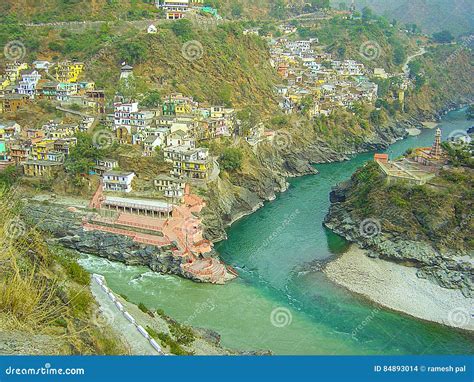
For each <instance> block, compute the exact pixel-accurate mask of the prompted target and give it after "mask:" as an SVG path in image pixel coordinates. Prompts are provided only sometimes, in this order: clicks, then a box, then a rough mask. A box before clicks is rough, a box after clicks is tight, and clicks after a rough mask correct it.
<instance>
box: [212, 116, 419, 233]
mask: <svg viewBox="0 0 474 382" xmlns="http://www.w3.org/2000/svg"><path fill="white" fill-rule="evenodd" d="M420 126H422V125H421V120H417V119H410V120H405V121H402V122H396V121H394V122H392V123H390V124H389V125H387V126H385V127H383V128H378V129H376V130H375V131H374V132H373V134H372V135H371V136H369V137H365V138H364V139H363V140H361V141H360V142H357V143H355V142H349V143H347V144H345V145H343V146H341V147H335V146H331V145H329V144H328V143H327V142H325V141H323V140H322V139H320V138H315V137H314V136H311V137H301V136H299V137H295V136H289V135H288V136H286V142H285V145H284V146H282V145H276V144H272V143H271V142H263V143H261V144H258V145H257V146H256V147H254V149H253V153H252V155H254V156H255V158H254V159H255V160H254V161H253V163H252V168H250V169H247V170H246V171H241V172H240V173H238V174H234V176H232V177H230V176H225V174H224V175H223V176H222V175H221V177H220V178H218V179H216V180H215V181H214V182H212V183H211V184H210V185H209V190H208V194H207V200H206V202H207V207H206V208H205V209H204V210H203V223H204V225H205V227H206V230H205V235H206V238H208V239H209V240H211V241H213V242H216V241H220V240H224V239H226V232H225V229H226V228H227V227H228V226H230V225H231V224H232V223H234V222H235V221H236V220H238V219H240V218H242V217H243V216H246V215H249V214H251V213H253V212H255V211H256V210H257V209H259V208H261V207H262V206H263V204H264V203H265V202H267V201H271V200H274V199H275V198H276V195H277V194H278V193H281V192H284V191H286V190H287V188H288V182H287V179H288V178H292V177H299V176H305V175H313V174H316V173H317V171H316V170H315V168H314V167H313V166H312V165H313V164H319V163H332V162H340V161H344V160H348V158H349V156H351V155H355V154H358V153H363V152H368V151H374V150H380V149H384V148H386V147H388V146H389V145H390V144H392V143H394V142H396V141H397V140H399V139H403V138H405V137H406V136H407V131H406V129H407V128H410V127H420Z"/></svg>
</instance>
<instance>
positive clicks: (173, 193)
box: [154, 175, 186, 203]
mask: <svg viewBox="0 0 474 382" xmlns="http://www.w3.org/2000/svg"><path fill="white" fill-rule="evenodd" d="M154 185H155V187H156V189H157V190H158V191H160V192H162V193H163V196H164V197H165V198H167V199H171V203H181V202H182V201H183V198H184V188H185V187H186V182H185V181H184V180H182V179H177V178H173V177H171V176H167V175H159V176H158V177H157V178H156V179H155V180H154Z"/></svg>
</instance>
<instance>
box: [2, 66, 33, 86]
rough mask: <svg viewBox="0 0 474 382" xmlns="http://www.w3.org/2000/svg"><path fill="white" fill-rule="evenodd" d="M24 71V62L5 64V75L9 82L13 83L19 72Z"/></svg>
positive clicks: (26, 67)
mask: <svg viewBox="0 0 474 382" xmlns="http://www.w3.org/2000/svg"><path fill="white" fill-rule="evenodd" d="M26 69H28V64H27V63H26V62H22V63H19V62H12V63H9V64H7V66H6V69H5V73H6V76H7V77H8V78H9V80H10V81H11V82H15V81H16V80H17V79H18V78H19V77H20V72H21V71H22V70H26Z"/></svg>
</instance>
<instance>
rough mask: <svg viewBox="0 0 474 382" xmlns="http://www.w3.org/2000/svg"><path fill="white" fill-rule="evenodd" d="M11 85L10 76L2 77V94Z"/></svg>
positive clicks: (0, 80) (0, 90)
mask: <svg viewBox="0 0 474 382" xmlns="http://www.w3.org/2000/svg"><path fill="white" fill-rule="evenodd" d="M10 85H11V81H10V79H9V78H8V76H6V75H5V76H4V75H0V92H3V91H4V90H5V89H6V88H7V87H8V86H10Z"/></svg>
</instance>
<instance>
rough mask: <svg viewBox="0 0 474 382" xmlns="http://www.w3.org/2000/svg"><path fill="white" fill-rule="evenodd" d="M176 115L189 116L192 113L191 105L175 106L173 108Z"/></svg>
mask: <svg viewBox="0 0 474 382" xmlns="http://www.w3.org/2000/svg"><path fill="white" fill-rule="evenodd" d="M175 112H176V114H190V113H191V112H192V108H191V105H188V104H186V103H182V104H177V105H176V107H175Z"/></svg>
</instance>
